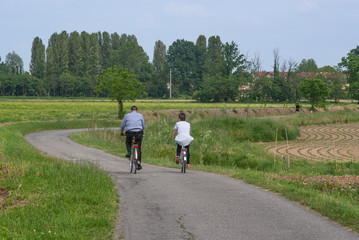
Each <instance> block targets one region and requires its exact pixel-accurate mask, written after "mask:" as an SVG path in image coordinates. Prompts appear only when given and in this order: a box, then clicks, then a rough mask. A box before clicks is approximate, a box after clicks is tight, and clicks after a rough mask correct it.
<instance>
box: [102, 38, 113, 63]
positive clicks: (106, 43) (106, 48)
mask: <svg viewBox="0 0 359 240" xmlns="http://www.w3.org/2000/svg"><path fill="white" fill-rule="evenodd" d="M100 47H101V65H102V68H103V69H107V68H109V67H111V66H112V63H111V53H112V46H111V37H110V34H109V33H108V32H103V33H102V41H101V46H100Z"/></svg>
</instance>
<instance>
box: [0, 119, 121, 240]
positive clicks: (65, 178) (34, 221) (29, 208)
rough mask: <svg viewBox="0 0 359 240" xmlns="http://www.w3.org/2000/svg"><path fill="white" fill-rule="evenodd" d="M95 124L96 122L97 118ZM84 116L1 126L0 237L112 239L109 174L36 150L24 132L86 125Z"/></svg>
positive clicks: (113, 198) (113, 195)
mask: <svg viewBox="0 0 359 240" xmlns="http://www.w3.org/2000/svg"><path fill="white" fill-rule="evenodd" d="M99 124H100V123H99ZM87 125H88V121H74V122H66V123H61V122H55V123H54V122H51V123H46V122H42V123H24V124H17V125H11V126H6V127H1V128H0V147H1V157H0V160H1V161H0V179H1V182H0V186H1V187H2V188H4V189H6V190H8V191H10V192H11V194H9V195H8V196H7V197H6V199H5V201H4V202H3V203H2V204H1V212H0V239H113V234H114V232H113V231H114V223H115V221H116V218H117V213H118V195H117V189H116V187H115V185H114V183H113V182H112V179H111V176H110V175H109V174H108V173H106V172H103V171H101V170H100V169H99V168H98V167H97V166H94V165H93V164H90V163H88V164H77V163H73V162H67V161H61V160H57V159H55V158H51V157H48V156H46V155H43V154H40V153H39V151H38V150H36V149H35V148H34V147H32V146H30V144H28V143H27V142H26V141H25V140H24V138H23V134H24V133H27V132H32V131H38V130H46V129H58V128H79V127H86V126H87Z"/></svg>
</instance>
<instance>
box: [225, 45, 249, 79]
mask: <svg viewBox="0 0 359 240" xmlns="http://www.w3.org/2000/svg"><path fill="white" fill-rule="evenodd" d="M223 55H224V63H225V75H226V76H229V75H231V74H232V73H233V72H242V71H243V65H244V62H245V61H246V60H245V57H244V55H243V54H240V52H239V49H238V45H237V44H236V43H235V42H233V41H232V42H231V43H225V44H224V46H223Z"/></svg>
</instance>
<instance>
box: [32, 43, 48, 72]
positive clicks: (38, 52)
mask: <svg viewBox="0 0 359 240" xmlns="http://www.w3.org/2000/svg"><path fill="white" fill-rule="evenodd" d="M30 73H31V75H32V76H35V77H37V78H40V79H44V77H45V45H44V44H43V43H42V40H41V39H40V38H39V37H36V38H35V39H34V41H33V42H32V47H31V61H30Z"/></svg>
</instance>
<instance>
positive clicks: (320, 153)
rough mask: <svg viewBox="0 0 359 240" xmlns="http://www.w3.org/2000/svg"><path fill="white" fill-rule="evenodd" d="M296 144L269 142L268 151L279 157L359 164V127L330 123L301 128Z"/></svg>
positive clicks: (293, 142) (356, 124) (356, 125)
mask: <svg viewBox="0 0 359 240" xmlns="http://www.w3.org/2000/svg"><path fill="white" fill-rule="evenodd" d="M299 130H300V134H301V135H300V137H299V138H297V139H296V140H294V141H289V143H288V146H287V143H286V142H277V144H275V143H270V144H268V145H267V147H266V149H267V150H269V151H270V152H273V153H276V154H278V155H283V154H285V155H287V154H288V153H289V155H290V157H291V158H293V157H301V158H307V159H310V160H315V161H327V160H332V161H356V162H359V124H358V123H352V124H330V125H315V126H304V127H300V128H299Z"/></svg>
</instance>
